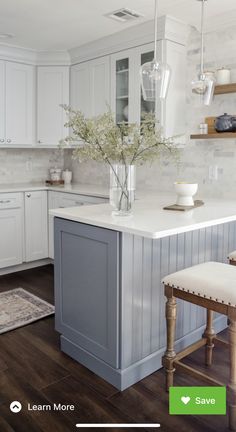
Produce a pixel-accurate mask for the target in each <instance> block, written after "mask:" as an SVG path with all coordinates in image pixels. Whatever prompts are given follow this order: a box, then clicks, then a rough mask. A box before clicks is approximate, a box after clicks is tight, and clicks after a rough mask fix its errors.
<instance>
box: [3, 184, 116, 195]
mask: <svg viewBox="0 0 236 432" xmlns="http://www.w3.org/2000/svg"><path fill="white" fill-rule="evenodd" d="M36 190H51V191H55V192H67V193H74V194H80V195H87V196H94V197H101V198H108V196H109V191H108V189H107V188H105V187H103V186H98V185H88V184H74V183H73V184H71V185H66V186H64V185H62V186H46V185H45V183H13V184H4V185H1V184H0V193H9V192H27V191H36Z"/></svg>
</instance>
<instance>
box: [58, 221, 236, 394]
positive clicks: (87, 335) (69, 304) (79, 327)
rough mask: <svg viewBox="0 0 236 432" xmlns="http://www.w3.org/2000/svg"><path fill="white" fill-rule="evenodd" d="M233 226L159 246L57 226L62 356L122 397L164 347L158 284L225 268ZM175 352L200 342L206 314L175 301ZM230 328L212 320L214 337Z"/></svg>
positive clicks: (235, 236)
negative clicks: (192, 269) (193, 270)
mask: <svg viewBox="0 0 236 432" xmlns="http://www.w3.org/2000/svg"><path fill="white" fill-rule="evenodd" d="M235 245H236V222H229V223H224V224H219V225H216V226H210V227H207V228H201V229H197V230H193V231H189V232H185V233H180V234H177V235H171V236H168V237H163V238H160V239H149V238H145V237H142V236H138V235H134V234H131V233H125V232H123V233H122V232H116V231H113V230H110V229H105V228H101V227H98V226H93V225H86V224H83V223H80V222H72V221H70V220H65V219H61V218H56V221H55V251H56V255H55V275H56V277H55V284H56V286H55V293H56V329H57V330H58V331H59V332H60V333H61V349H62V351H64V352H65V353H67V354H68V355H70V356H71V357H73V358H74V359H76V360H77V361H78V362H80V363H82V364H83V365H85V366H86V367H87V368H88V369H90V370H92V371H93V372H95V373H96V374H97V375H99V376H101V377H102V378H104V379H105V380H107V381H108V382H110V383H111V384H113V385H114V386H115V387H117V388H118V389H119V390H124V389H125V388H127V387H129V386H130V385H132V384H134V383H136V382H138V381H140V380H141V379H143V378H144V377H145V376H147V375H149V374H151V373H153V372H155V371H156V370H158V369H159V368H160V367H161V358H162V356H163V354H164V352H165V345H166V323H165V301H166V299H165V296H164V287H163V285H162V283H161V280H162V278H163V277H164V276H166V275H167V274H169V273H172V272H175V271H177V270H181V269H183V268H186V267H189V266H191V265H195V264H198V263H202V262H204V261H213V260H214V261H219V262H227V254H228V252H229V251H230V250H233V249H235ZM177 311H178V313H177V323H176V343H175V347H176V351H177V352H178V351H179V350H181V349H183V348H184V347H186V346H187V345H189V344H191V343H193V342H195V341H196V340H198V339H200V338H201V336H202V333H203V331H204V328H205V323H206V311H205V310H204V309H203V308H200V307H198V306H195V305H193V304H191V303H187V302H183V301H182V300H178V302H177ZM226 325H227V320H226V317H225V316H221V315H219V314H215V319H214V326H215V330H216V332H219V331H221V330H223V329H224V328H225V327H226Z"/></svg>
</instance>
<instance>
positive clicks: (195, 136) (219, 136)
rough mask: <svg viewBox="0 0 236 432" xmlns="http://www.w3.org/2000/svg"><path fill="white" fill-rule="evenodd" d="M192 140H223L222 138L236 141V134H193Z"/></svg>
mask: <svg viewBox="0 0 236 432" xmlns="http://www.w3.org/2000/svg"><path fill="white" fill-rule="evenodd" d="M190 138H191V139H201V140H204V139H222V138H224V139H225V138H228V139H236V132H222V133H219V132H215V133H209V134H193V135H190Z"/></svg>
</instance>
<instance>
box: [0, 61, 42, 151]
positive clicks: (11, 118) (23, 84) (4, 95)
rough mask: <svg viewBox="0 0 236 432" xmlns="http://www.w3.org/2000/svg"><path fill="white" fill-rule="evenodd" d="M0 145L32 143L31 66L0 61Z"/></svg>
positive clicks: (33, 74)
mask: <svg viewBox="0 0 236 432" xmlns="http://www.w3.org/2000/svg"><path fill="white" fill-rule="evenodd" d="M0 99H1V100H0V114H1V120H0V144H1V145H5V146H6V145H7V146H9V147H11V146H12V145H19V146H32V145H34V143H35V67H34V66H31V65H25V64H21V63H15V62H8V61H6V62H5V61H1V62H0Z"/></svg>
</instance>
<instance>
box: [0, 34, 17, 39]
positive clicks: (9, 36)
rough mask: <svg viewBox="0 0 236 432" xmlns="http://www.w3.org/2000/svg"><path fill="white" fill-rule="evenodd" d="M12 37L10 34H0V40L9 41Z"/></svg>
mask: <svg viewBox="0 0 236 432" xmlns="http://www.w3.org/2000/svg"><path fill="white" fill-rule="evenodd" d="M12 37H14V34H12V33H0V39H10V38H12Z"/></svg>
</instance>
